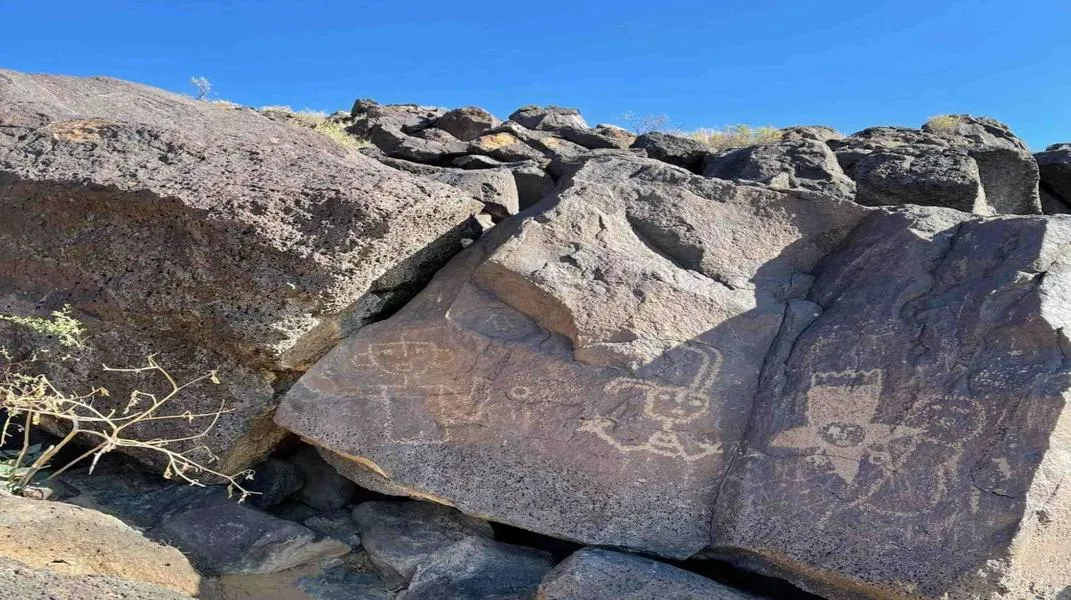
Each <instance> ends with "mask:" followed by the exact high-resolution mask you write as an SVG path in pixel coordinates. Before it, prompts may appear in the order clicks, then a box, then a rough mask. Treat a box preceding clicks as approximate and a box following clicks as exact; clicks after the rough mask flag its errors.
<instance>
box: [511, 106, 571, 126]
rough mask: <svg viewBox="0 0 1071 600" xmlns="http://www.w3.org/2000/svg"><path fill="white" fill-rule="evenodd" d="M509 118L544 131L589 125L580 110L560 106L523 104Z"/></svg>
mask: <svg viewBox="0 0 1071 600" xmlns="http://www.w3.org/2000/svg"><path fill="white" fill-rule="evenodd" d="M509 120H510V121H513V122H514V123H519V124H520V125H522V126H523V127H527V128H528V129H539V130H542V131H556V130H558V129H561V128H563V127H580V128H584V129H587V127H588V124H587V122H585V121H584V118H583V117H581V116H580V111H579V110H577V109H575V108H562V107H560V106H523V107H521V108H518V109H517V110H515V111H513V114H511V115H510V116H509Z"/></svg>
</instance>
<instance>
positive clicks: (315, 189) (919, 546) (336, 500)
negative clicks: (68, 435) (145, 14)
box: [0, 71, 1071, 600]
mask: <svg viewBox="0 0 1071 600" xmlns="http://www.w3.org/2000/svg"><path fill="white" fill-rule="evenodd" d="M326 123H328V124H330V125H331V126H332V127H334V128H336V129H344V130H345V131H346V132H347V134H346V135H349V136H350V140H352V141H354V142H356V141H360V142H361V143H363V144H365V147H364V148H363V149H361V150H360V151H357V150H355V149H354V147H353V146H354V145H356V144H352V145H351V144H350V143H342V144H340V143H338V142H337V141H336V140H333V139H331V138H330V137H328V136H325V135H323V134H321V133H320V131H319V130H317V129H315V128H309V127H303V125H308V124H309V123H308V122H306V121H304V120H301V119H295V118H292V117H291V116H288V115H286V114H279V113H278V111H274V112H273V111H266V112H263V113H262V112H258V111H254V110H251V109H246V108H240V107H227V106H222V105H213V104H209V103H203V102H195V101H192V100H188V99H184V98H181V97H178V96H174V95H171V94H166V93H164V92H161V91H158V90H152V89H149V88H144V87H142V86H136V85H133V84H127V83H124V82H118V81H115V80H106V79H76V78H57V77H45V76H27V75H22V74H19V73H14V72H10V71H3V72H0V206H3V208H4V212H5V214H8V215H11V218H9V219H5V220H4V221H3V222H2V223H0V247H2V248H3V253H2V256H4V259H2V260H0V298H3V306H2V307H0V308H2V309H3V312H8V313H12V312H14V313H19V314H47V312H48V311H50V310H53V309H56V308H58V307H59V306H62V305H63V304H67V303H69V304H71V305H72V306H73V307H74V309H75V311H76V314H77V315H78V316H79V317H80V318H82V319H83V320H85V321H86V322H88V323H89V324H90V326H91V328H92V332H93V334H94V335H93V337H92V338H91V339H92V340H93V343H92V344H91V345H92V349H91V351H90V352H91V354H89V355H88V356H87V357H85V358H84V359H83V360H82V361H79V362H78V363H77V364H76V365H75V366H74V367H68V366H64V367H63V368H62V369H61V368H57V369H56V372H55V373H52V374H51V375H52V376H53V377H55V378H57V379H59V380H63V381H78V378H79V377H85V375H86V372H85V371H86V367H85V366H86V365H90V364H93V363H98V362H101V361H106V362H110V363H123V362H129V360H130V358H131V353H134V354H141V353H146V354H147V353H149V352H159V353H160V356H161V357H162V359H161V360H166V361H168V364H169V365H174V368H175V369H176V370H177V371H178V373H179V375H186V374H195V373H199V372H201V371H203V370H205V369H210V368H215V367H219V368H220V375H221V379H222V381H223V385H221V386H217V387H214V388H210V389H206V390H205V391H204V392H203V393H199V394H192V395H190V396H189V397H184V398H183V399H182V402H183V403H184V404H181V405H180V407H179V408H180V409H181V410H189V411H191V412H192V413H195V414H201V413H205V412H210V411H211V409H212V407H215V406H218V405H219V404H220V403H224V404H226V405H227V406H229V407H231V409H232V410H231V411H230V412H227V413H226V414H225V415H224V416H223V419H222V420H221V421H220V423H219V425H218V426H217V428H216V429H215V430H214V433H213V434H212V435H211V437H209V438H208V439H207V440H206V441H207V444H206V445H207V446H208V447H209V450H211V451H213V452H214V453H216V454H219V455H221V456H222V457H223V465H224V466H225V467H226V468H228V469H237V468H241V467H245V466H248V465H250V464H253V463H254V462H257V461H259V460H260V459H262V458H263V457H265V456H266V455H267V454H268V453H269V452H270V451H271V450H272V449H273V448H275V447H276V445H277V443H278V442H279V441H280V440H281V439H282V437H283V436H284V434H285V432H286V431H290V432H293V433H296V434H297V435H299V436H301V437H302V438H304V439H305V440H307V441H308V442H310V443H311V444H313V445H314V446H315V447H316V450H315V451H314V450H313V449H312V448H304V449H302V450H300V451H299V452H298V453H297V454H295V455H294V457H293V458H285V457H283V458H280V457H276V458H273V459H272V460H271V461H269V462H266V463H262V464H261V465H260V466H258V471H259V473H260V475H259V476H258V478H259V482H258V483H257V484H256V486H257V488H258V491H260V492H262V493H263V494H262V495H261V496H257V497H255V500H254V501H253V502H254V504H255V506H248V505H240V506H236V505H229V504H227V503H226V502H227V501H226V499H224V498H222V497H221V496H220V494H219V492H218V491H212V490H209V491H203V492H202V491H197V492H194V493H192V494H191V495H187V494H185V493H181V494H180V493H178V492H176V491H174V490H172V489H170V488H168V489H166V490H163V491H161V490H157V489H156V488H154V487H153V486H152V485H149V484H145V485H146V486H148V487H144V486H143V487H142V488H138V489H133V490H132V489H130V485H131V483H130V482H131V481H132V480H133V479H134V476H133V475H129V474H127V475H113V476H111V477H110V478H108V477H102V478H99V479H98V480H99V481H101V482H102V483H100V484H93V483H92V481H93V480H94V477H75V478H74V479H69V481H70V483H69V484H68V485H71V486H73V487H74V488H77V489H78V493H77V494H74V495H72V496H71V498H70V499H69V501H72V502H78V503H81V504H83V505H87V506H92V507H94V508H98V509H101V510H105V511H106V512H115V513H116V514H121V515H122V518H124V520H126V521H128V522H131V523H133V524H135V525H136V526H138V527H139V528H141V529H142V530H144V531H145V532H147V533H149V534H150V535H153V536H156V537H158V538H159V539H162V540H164V541H167V542H168V543H173V544H174V545H175V546H177V547H179V548H180V549H182V550H183V551H184V552H185V553H186V554H187V555H188V556H189V557H190V559H191V563H192V564H193V565H194V566H195V567H196V568H197V569H198V570H199V571H200V572H201V573H205V574H208V575H212V576H215V577H223V578H227V577H247V576H254V575H256V576H264V575H269V574H275V573H278V572H290V569H292V568H298V567H301V565H303V564H305V565H306V566H307V565H308V564H313V563H318V561H325V560H326V561H328V562H326V563H320V564H324V565H328V566H325V569H326V570H321V571H319V574H318V575H309V574H306V575H302V576H301V577H295V578H294V581H303V582H304V583H295V584H294V585H296V586H298V587H299V588H301V589H302V590H305V591H302V592H300V593H301V594H306V593H307V592H308V590H313V589H315V590H317V591H316V592H315V593H320V594H326V595H327V596H326V597H330V596H331V594H334V593H335V592H325V591H324V590H328V589H337V588H332V587H331V586H333V585H336V584H338V585H343V586H345V585H351V587H352V586H356V587H360V588H361V589H365V590H367V594H368V595H367V596H362V597H376V598H378V597H384V598H386V597H389V595H390V594H393V593H394V591H393V590H404V592H402V593H401V597H403V598H407V599H409V600H416V599H418V598H489V597H496V598H533V597H538V598H544V599H553V598H562V599H566V598H591V597H598V596H597V595H598V594H604V595H606V594H609V595H607V596H606V597H635V598H641V597H650V596H652V595H658V596H659V597H679V598H733V599H735V598H746V597H749V595H750V594H758V593H760V592H757V591H755V590H754V589H752V590H751V591H739V590H733V589H730V588H728V587H725V586H724V585H721V584H718V583H715V582H712V581H709V580H707V579H704V578H702V577H700V576H698V575H694V574H691V573H687V572H684V571H680V570H679V569H676V568H675V567H672V566H670V565H669V564H667V563H666V562H663V561H664V560H668V559H699V558H703V559H711V558H717V559H720V560H724V561H729V562H732V563H734V564H736V565H738V566H739V567H741V568H745V569H750V570H753V571H755V572H759V573H765V574H768V575H773V576H776V577H780V578H783V579H786V580H788V581H791V582H792V583H794V584H796V585H798V586H799V587H800V588H803V589H806V590H808V591H811V592H814V593H818V594H821V595H822V596H823V597H826V598H830V599H854V598H874V599H909V598H910V599H916V598H926V599H931V598H932V599H939V598H941V599H949V600H957V599H967V598H991V599H997V598H1002V599H1008V600H1010V599H1013V598H1045V599H1053V600H1056V599H1059V598H1063V597H1065V596H1066V594H1067V593H1068V591H1069V590H1071V578H1069V575H1068V574H1069V573H1071V547H1069V546H1068V541H1067V540H1068V539H1071V495H1069V492H1068V486H1066V485H1062V484H1063V481H1064V477H1065V476H1067V475H1069V474H1071V431H1069V430H1068V419H1067V418H1066V417H1065V415H1066V414H1067V411H1066V409H1065V400H1064V398H1065V395H1066V394H1067V392H1068V388H1069V387H1071V378H1069V376H1068V375H1069V373H1071V363H1069V362H1068V359H1067V357H1066V348H1067V347H1068V340H1067V338H1066V335H1065V325H1066V322H1067V321H1068V320H1069V319H1071V315H1069V313H1068V310H1067V308H1066V306H1068V300H1069V299H1071V291H1069V290H1071V283H1069V282H1068V280H1067V277H1068V275H1067V272H1068V270H1067V268H1066V264H1067V263H1068V262H1069V260H1071V257H1069V255H1068V254H1067V248H1068V247H1071V221H1069V220H1068V219H1071V217H1065V216H1061V215H1059V214H1056V213H1063V212H1067V211H1068V210H1069V209H1067V207H1066V204H1067V203H1069V202H1071V190H1069V189H1067V188H1068V186H1067V185H1066V184H1067V181H1071V178H1069V177H1068V175H1069V173H1071V171H1069V170H1068V168H1067V167H1068V164H1071V162H1069V161H1068V149H1067V148H1066V147H1065V146H1061V145H1058V146H1054V147H1052V148H1050V149H1049V150H1047V151H1046V152H1043V153H1039V154H1038V155H1036V157H1035V155H1031V154H1030V152H1029V151H1028V149H1027V148H1026V146H1025V145H1024V144H1023V143H1022V142H1021V141H1020V140H1019V139H1018V138H1016V137H1015V136H1014V134H1013V133H1012V132H1011V131H1010V130H1009V129H1008V128H1007V127H1006V126H1004V125H1003V124H1001V123H999V122H997V121H994V120H992V119H987V118H977V117H970V116H966V115H963V116H956V117H953V118H948V119H943V120H942V121H941V122H940V123H932V124H929V125H927V126H925V127H923V128H921V129H909V128H898V127H876V128H871V129H867V130H864V131H861V132H859V133H856V134H853V135H850V136H843V135H841V134H839V133H837V132H835V131H832V130H830V129H828V128H824V127H811V126H807V127H804V126H801V127H793V128H788V129H785V130H783V131H782V134H781V139H780V140H779V141H776V142H773V143H767V144H762V145H755V146H750V147H745V148H735V149H729V150H720V151H719V150H714V149H712V148H710V147H708V146H706V145H705V144H703V143H700V142H698V141H696V140H692V139H688V138H684V137H678V136H674V135H670V134H665V133H657V132H656V133H646V134H643V135H639V136H635V135H633V134H631V133H629V132H627V131H625V130H622V129H620V128H617V127H613V126H609V125H597V126H595V127H589V126H588V125H587V123H586V122H585V121H584V120H583V118H582V117H581V115H580V114H579V112H577V111H575V110H572V109H564V108H558V107H524V108H522V109H519V110H518V111H516V112H514V113H513V114H511V115H510V116H509V118H508V119H507V120H505V121H500V120H499V119H498V118H496V117H495V116H493V115H491V114H489V113H487V112H486V111H483V110H481V109H478V108H474V107H466V108H460V109H454V110H446V109H438V108H431V107H422V106H415V105H380V104H377V103H375V102H373V101H370V100H359V101H357V102H356V103H355V104H354V106H353V109H352V111H351V112H350V113H349V114H345V113H342V114H336V115H333V116H331V117H328V118H327V121H326ZM343 141H345V140H343ZM492 223H494V225H493V228H491V229H490V232H489V233H487V234H485V235H482V237H481V233H482V232H484V231H486V230H487V228H488V227H491V224H492ZM476 238H479V239H476ZM462 248H465V249H464V250H462ZM454 254H457V256H453V255H454ZM433 274H434V277H432V275H433ZM429 280H430V282H429ZM425 286H426V287H425ZM421 288H423V289H422V291H420V292H419V293H416V292H417V290H419V289H421ZM414 294H415V297H414ZM403 304H404V306H402V305H403ZM399 307H401V308H400V310H397V309H398V308H399ZM396 310H397V312H395V311H396ZM3 331H4V330H0V333H2V332H3ZM18 342H19V340H18V338H17V337H11V336H8V337H7V338H5V342H4V343H5V344H6V345H10V346H13V347H15V348H16V349H17V345H18ZM110 385H112V384H111V383H109V386H110ZM280 397H281V401H279V398H280ZM277 402H278V403H279V406H278V410H274V409H275V406H276V403H277ZM273 410H274V412H273ZM272 417H273V419H274V422H275V425H273V424H271V422H270V418H272ZM174 425H175V424H174V422H168V427H173V426H174ZM154 427H156V428H154V429H151V430H149V431H146V432H144V433H145V434H147V435H152V436H172V435H177V431H176V430H175V429H168V428H163V427H162V426H161V425H156V426H154ZM284 447H285V445H284ZM317 453H318V454H319V455H322V459H321V458H320V456H318V455H317ZM138 458H141V459H144V458H145V457H143V456H138ZM324 461H326V463H329V464H330V465H333V467H334V468H332V467H330V466H328V464H326V463H324ZM336 470H337V472H336ZM339 473H341V474H342V475H344V476H345V478H343V477H342V476H340V475H339ZM350 481H352V482H355V483H356V484H357V485H358V486H360V488H357V487H355V486H354V485H353V483H350ZM95 485H96V487H95V489H96V491H87V490H92V489H94V486H95ZM139 485H140V484H139ZM79 486H80V487H79ZM361 489H363V490H374V491H375V492H378V493H380V494H386V495H397V496H411V497H415V498H420V499H424V500H430V501H434V502H436V503H439V504H440V505H443V504H445V505H451V506H454V507H456V508H457V509H458V510H459V511H461V512H457V511H455V510H453V509H446V508H442V507H436V506H435V505H427V504H415V503H399V502H398V501H393V502H392V501H387V500H386V499H385V497H375V498H373V499H372V500H371V501H362V502H357V503H356V504H355V503H354V498H355V496H354V494H367V493H369V492H362V491H359V490H361ZM115 490H119V491H115ZM78 498H80V500H77V499H78ZM132 498H133V499H134V500H131V499H132ZM87 499H88V500H87ZM109 499H111V500H109ZM295 503H297V506H300V507H304V508H303V509H300V510H298V509H296V508H295ZM131 507H133V508H131ZM228 507H230V508H228ZM414 507H417V508H414ZM306 509H307V510H310V511H312V512H307V511H306ZM265 511H267V512H265ZM287 511H292V512H289V513H288V512H287ZM293 511H296V512H293ZM333 511H334V512H333ZM337 511H342V513H338V512H337ZM463 513H464V514H463ZM465 514H467V515H469V516H464V515H465ZM310 519H311V521H310ZM480 519H483V520H490V521H492V522H495V523H498V524H505V525H509V526H513V527H519V528H522V529H524V530H528V531H531V532H535V533H537V534H542V535H545V536H551V537H553V538H558V539H562V540H568V541H569V542H571V543H574V544H578V545H583V546H604V547H613V548H615V549H616V550H617V551H619V552H610V551H606V550H594V549H588V550H580V551H578V552H577V553H576V554H575V555H573V557H572V558H569V559H568V560H565V561H564V562H560V561H561V560H562V559H564V558H565V557H566V556H565V555H561V556H559V555H549V554H546V553H545V552H541V551H538V550H534V549H530V548H521V547H517V546H514V545H510V544H507V543H504V542H503V541H502V540H495V539H492V538H494V537H496V535H497V533H498V530H493V529H492V528H491V527H489V526H488V525H487V523H485V522H484V521H483V520H480ZM295 521H300V522H301V524H298V523H296V522H295ZM235 523H241V524H242V525H241V526H240V527H237V526H234V527H232V526H231V525H228V524H235ZM332 524H333V525H332ZM497 527H501V525H498V526H497ZM224 531H240V532H242V534H241V535H236V536H225V537H220V535H221V532H224ZM573 548H575V546H574V547H573ZM354 549H356V554H355V553H354ZM628 552H634V553H641V554H645V555H648V556H649V557H659V558H660V559H662V561H659V560H654V559H653V558H639V557H637V556H635V555H634V554H628ZM565 554H566V555H567V554H568V553H565ZM358 555H359V556H362V557H364V558H360V559H355V558H354V556H358ZM337 557H341V558H337ZM15 558H16V559H17V558H18V557H15ZM331 561H341V562H331ZM555 563H560V564H557V565H556V566H555ZM358 565H365V566H360V567H358ZM366 567H367V568H366ZM367 573H375V575H374V577H373V579H374V581H373V580H369V579H368V577H369V576H368V575H367ZM756 577H757V576H756ZM346 582H349V583H346ZM360 582H363V583H360ZM599 582H605V583H599ZM301 586H305V587H301ZM317 586H319V587H317ZM325 586H326V587H325ZM645 586H646V587H645ZM354 589H356V588H354ZM614 590H618V591H614ZM295 593H297V592H295ZM308 593H310V594H311V593H313V592H308ZM377 594H378V595H377ZM628 594H632V595H631V596H628ZM798 594H800V595H799V596H797V597H803V596H802V594H803V592H798ZM299 597H300V596H299Z"/></svg>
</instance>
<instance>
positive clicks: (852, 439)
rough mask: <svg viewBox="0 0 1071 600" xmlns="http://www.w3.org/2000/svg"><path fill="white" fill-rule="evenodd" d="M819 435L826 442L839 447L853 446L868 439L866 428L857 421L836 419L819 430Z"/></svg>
mask: <svg viewBox="0 0 1071 600" xmlns="http://www.w3.org/2000/svg"><path fill="white" fill-rule="evenodd" d="M818 436H819V437H821V438H822V441H824V442H825V443H827V444H830V445H833V446H837V447H838V448H852V447H855V446H858V445H859V444H862V443H863V440H865V439H866V430H865V429H863V427H862V426H861V425H859V424H856V423H844V422H841V421H834V422H833V423H827V424H826V425H824V426H823V427H821V428H820V429H819V430H818Z"/></svg>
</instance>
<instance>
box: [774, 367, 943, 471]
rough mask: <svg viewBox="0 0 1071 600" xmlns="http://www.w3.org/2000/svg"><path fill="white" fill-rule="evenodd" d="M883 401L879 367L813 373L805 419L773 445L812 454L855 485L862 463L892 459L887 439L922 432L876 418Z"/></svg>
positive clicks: (810, 458) (779, 436) (815, 459)
mask: <svg viewBox="0 0 1071 600" xmlns="http://www.w3.org/2000/svg"><path fill="white" fill-rule="evenodd" d="M880 399H881V372H880V371H876V370H875V371H864V372H860V373H852V372H845V373H823V374H817V375H814V376H813V377H812V378H811V387H810V389H809V390H807V422H806V423H804V424H803V425H800V426H799V427H795V428H793V429H789V430H787V431H783V432H781V433H780V434H778V435H777V436H776V437H775V438H774V439H773V441H772V442H771V443H770V445H771V446H773V447H775V448H794V449H797V450H802V451H807V452H813V454H808V455H807V460H808V461H810V462H813V463H817V464H827V465H829V466H831V467H832V468H833V472H834V473H836V475H837V476H838V477H840V478H841V479H842V480H843V481H844V482H845V483H848V484H851V483H853V482H854V481H855V478H856V477H857V476H858V475H859V468H860V466H861V465H862V464H863V462H864V461H870V462H872V463H874V464H886V463H888V462H889V459H890V457H889V456H888V449H887V445H888V443H889V442H891V441H893V440H896V439H898V438H902V437H906V436H913V435H918V434H919V433H921V432H922V430H921V429H916V428H914V427H905V426H892V425H886V424H884V423H878V422H875V421H874V415H875V414H876V413H877V410H878V402H879V400H880Z"/></svg>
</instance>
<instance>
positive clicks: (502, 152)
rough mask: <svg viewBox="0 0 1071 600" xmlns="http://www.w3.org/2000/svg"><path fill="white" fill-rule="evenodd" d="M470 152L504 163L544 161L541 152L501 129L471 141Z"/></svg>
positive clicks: (514, 134)
mask: <svg viewBox="0 0 1071 600" xmlns="http://www.w3.org/2000/svg"><path fill="white" fill-rule="evenodd" d="M471 151H472V152H473V153H476V154H486V155H487V156H489V157H491V158H494V159H497V160H501V161H506V162H515V161H526V160H536V161H545V160H546V159H545V157H544V153H543V152H542V151H540V150H537V149H535V148H533V147H532V146H529V145H528V144H526V143H525V142H524V140H523V139H522V138H521V137H519V136H518V135H517V134H516V133H514V132H512V131H510V130H503V129H501V127H497V128H495V129H494V130H492V131H490V132H488V133H485V134H484V135H482V136H480V137H478V138H476V139H475V140H473V142H472V147H471Z"/></svg>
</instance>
